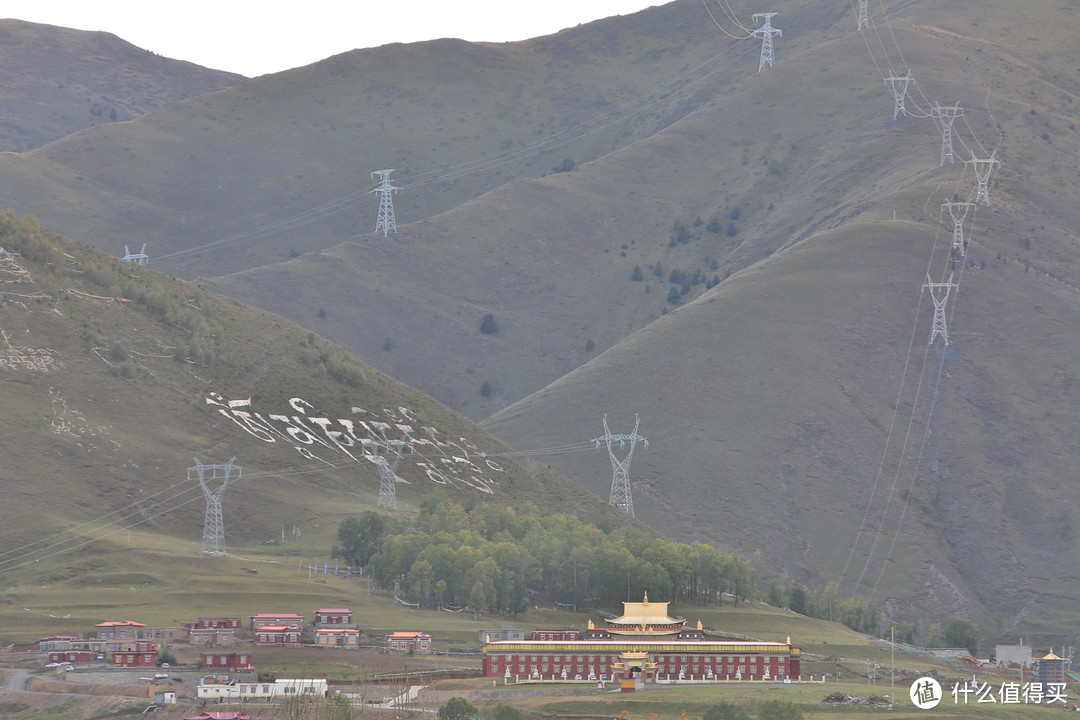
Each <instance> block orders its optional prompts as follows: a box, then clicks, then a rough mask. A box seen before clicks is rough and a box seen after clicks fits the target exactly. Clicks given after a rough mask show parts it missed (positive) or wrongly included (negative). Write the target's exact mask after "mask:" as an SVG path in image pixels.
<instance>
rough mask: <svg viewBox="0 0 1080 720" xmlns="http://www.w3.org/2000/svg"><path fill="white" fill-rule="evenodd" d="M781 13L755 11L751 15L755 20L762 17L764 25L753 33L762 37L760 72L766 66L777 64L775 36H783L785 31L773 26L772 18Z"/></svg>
mask: <svg viewBox="0 0 1080 720" xmlns="http://www.w3.org/2000/svg"><path fill="white" fill-rule="evenodd" d="M778 14H779V13H774V12H768V13H754V14H753V15H752V16H751V17H753V18H754V19H755V20H757V19H758V18H761V19H762V25H761V27H759V28H758V29H757V30H754V31H753V32H752V33H751V35H753V36H754V37H760V38H761V59H760V60H759V61H758V67H757V69H758V72H761V71H762V70H764V69H765V68H766V67H773V66H775V65H776V56H775V55H774V54H773V38H774V37H783V36H784V31H783V30H781V29H779V28H774V27H773V26H772V19H773V17H775V16H776V15H778Z"/></svg>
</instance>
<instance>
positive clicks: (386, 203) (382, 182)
mask: <svg viewBox="0 0 1080 720" xmlns="http://www.w3.org/2000/svg"><path fill="white" fill-rule="evenodd" d="M392 172H394V169H393V168H390V169H389V170H376V171H375V172H373V173H371V179H372V180H373V181H375V183H377V187H376V188H375V189H374V190H372V191H371V192H373V193H378V194H379V219H378V220H377V221H376V222H375V232H379V231H380V230H382V231H383V237H386V236H387V235H389V234H390V233H397V222H396V221H395V220H394V199H393V197H392V196H393V192H394V191H395V190H400V189H401V188H399V187H395V186H394V185H391V184H390V173H392ZM376 176H378V179H376Z"/></svg>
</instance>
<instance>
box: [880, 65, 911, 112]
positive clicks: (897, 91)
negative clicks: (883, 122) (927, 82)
mask: <svg viewBox="0 0 1080 720" xmlns="http://www.w3.org/2000/svg"><path fill="white" fill-rule="evenodd" d="M910 82H911V71H910V70H908V71H907V74H906V75H904V76H903V77H898V76H896V75H894V76H892V77H887V78H885V84H886V85H888V86H889V90H890V91H891V92H892V95H893V114H892V117H893V120H895V119H896V118H898V117H900V116H901V115H907V108H905V107H904V98H905V97H907V87H908V83H910Z"/></svg>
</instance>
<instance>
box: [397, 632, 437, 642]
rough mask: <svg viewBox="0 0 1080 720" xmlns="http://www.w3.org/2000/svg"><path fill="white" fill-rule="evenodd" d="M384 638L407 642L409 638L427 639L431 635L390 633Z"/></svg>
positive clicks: (424, 633) (422, 633)
mask: <svg viewBox="0 0 1080 720" xmlns="http://www.w3.org/2000/svg"><path fill="white" fill-rule="evenodd" d="M386 637H388V638H392V639H394V640H408V639H409V638H429V637H431V635H429V634H428V633H426V632H392V633H390V634H389V635H387V636H386Z"/></svg>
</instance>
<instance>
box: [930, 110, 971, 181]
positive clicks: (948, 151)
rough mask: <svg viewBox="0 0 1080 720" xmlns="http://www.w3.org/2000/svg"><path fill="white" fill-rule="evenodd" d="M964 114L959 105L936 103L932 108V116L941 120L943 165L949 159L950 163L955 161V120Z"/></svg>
mask: <svg viewBox="0 0 1080 720" xmlns="http://www.w3.org/2000/svg"><path fill="white" fill-rule="evenodd" d="M963 114H964V109H963V108H962V107H960V106H959V105H935V106H934V107H932V108H930V117H933V118H937V119H938V120H940V121H941V165H942V166H944V165H945V161H946V160H948V161H949V163H950V164H952V163H953V162H954V161H955V158H954V157H953V149H952V133H953V130H952V128H953V122H954V121H955V120H956V118H958V117H960V116H961V115H963Z"/></svg>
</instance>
